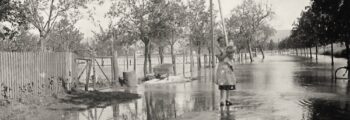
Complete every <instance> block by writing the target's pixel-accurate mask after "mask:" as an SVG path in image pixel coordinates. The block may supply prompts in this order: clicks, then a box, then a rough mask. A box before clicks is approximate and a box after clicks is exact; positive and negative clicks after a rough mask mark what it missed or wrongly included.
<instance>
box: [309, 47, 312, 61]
mask: <svg viewBox="0 0 350 120" xmlns="http://www.w3.org/2000/svg"><path fill="white" fill-rule="evenodd" d="M309 50H310V58H311V59H312V47H309Z"/></svg>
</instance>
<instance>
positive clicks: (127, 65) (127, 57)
mask: <svg viewBox="0 0 350 120" xmlns="http://www.w3.org/2000/svg"><path fill="white" fill-rule="evenodd" d="M125 56H126V58H125V59H126V70H127V71H129V49H128V50H126V51H125Z"/></svg>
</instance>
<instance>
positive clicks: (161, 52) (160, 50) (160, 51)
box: [158, 46, 164, 64]
mask: <svg viewBox="0 0 350 120" xmlns="http://www.w3.org/2000/svg"><path fill="white" fill-rule="evenodd" d="M158 52H159V53H158V54H159V59H160V64H163V63H164V54H163V53H164V47H162V46H160V47H159V48H158Z"/></svg>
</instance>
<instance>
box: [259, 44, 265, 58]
mask: <svg viewBox="0 0 350 120" xmlns="http://www.w3.org/2000/svg"><path fill="white" fill-rule="evenodd" d="M259 50H260V52H261V55H262V59H265V54H264V50H263V48H262V47H261V45H259Z"/></svg>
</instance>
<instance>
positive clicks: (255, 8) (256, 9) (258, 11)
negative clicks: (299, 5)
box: [231, 0, 274, 62]
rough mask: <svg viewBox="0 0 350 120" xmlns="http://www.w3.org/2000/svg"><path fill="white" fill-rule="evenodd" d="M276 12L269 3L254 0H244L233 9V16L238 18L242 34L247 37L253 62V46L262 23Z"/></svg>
mask: <svg viewBox="0 0 350 120" xmlns="http://www.w3.org/2000/svg"><path fill="white" fill-rule="evenodd" d="M273 14H274V12H273V11H272V10H271V8H270V7H269V6H268V5H263V4H260V3H256V2H254V1H253V0H244V1H243V3H242V4H241V5H239V6H237V7H236V8H235V9H233V10H232V16H234V17H231V18H237V19H236V22H238V24H239V30H240V34H241V35H242V38H245V40H246V42H247V47H248V51H249V56H250V61H252V62H253V58H252V51H251V46H252V43H254V41H256V39H255V37H254V36H255V35H256V34H257V32H258V31H259V28H260V27H261V25H263V24H264V23H265V21H266V20H268V19H271V18H272V16H273Z"/></svg>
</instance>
